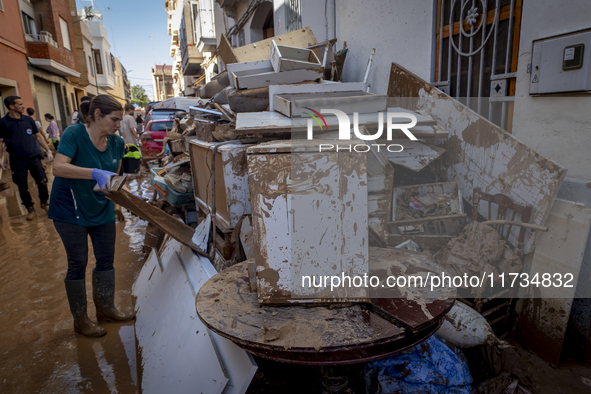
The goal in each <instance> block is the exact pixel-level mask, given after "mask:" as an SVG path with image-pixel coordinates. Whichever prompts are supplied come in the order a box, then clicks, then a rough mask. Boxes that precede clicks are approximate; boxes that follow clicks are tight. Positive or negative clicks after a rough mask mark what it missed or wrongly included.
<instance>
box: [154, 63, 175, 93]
mask: <svg viewBox="0 0 591 394" xmlns="http://www.w3.org/2000/svg"><path fill="white" fill-rule="evenodd" d="M152 84H153V86H154V101H163V100H166V99H169V98H172V97H175V95H174V87H173V85H174V79H173V67H172V66H167V65H154V67H153V68H152Z"/></svg>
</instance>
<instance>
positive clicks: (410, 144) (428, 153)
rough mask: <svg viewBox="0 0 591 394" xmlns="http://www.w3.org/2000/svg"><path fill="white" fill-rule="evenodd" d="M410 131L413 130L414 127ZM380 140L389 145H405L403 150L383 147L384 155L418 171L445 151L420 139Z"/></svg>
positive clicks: (395, 162)
mask: <svg viewBox="0 0 591 394" xmlns="http://www.w3.org/2000/svg"><path fill="white" fill-rule="evenodd" d="M410 131H411V132H412V129H411V130H410ZM380 142H381V143H384V144H387V145H389V144H399V145H402V146H403V147H404V150H403V151H402V152H389V151H388V150H387V149H382V150H383V153H384V156H385V157H386V158H387V159H388V160H389V161H390V162H392V163H394V164H398V165H400V166H403V167H406V168H408V169H410V170H413V171H417V172H418V171H421V170H422V169H423V168H425V167H426V166H428V165H429V164H430V163H431V162H432V161H433V160H435V159H437V158H438V157H439V156H441V155H442V154H443V153H444V152H445V149H443V148H440V147H438V146H431V145H425V144H423V143H422V142H420V141H409V140H408V139H393V140H390V141H380ZM392 149H395V148H392Z"/></svg>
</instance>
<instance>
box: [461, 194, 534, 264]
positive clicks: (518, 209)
mask: <svg viewBox="0 0 591 394" xmlns="http://www.w3.org/2000/svg"><path fill="white" fill-rule="evenodd" d="M480 201H486V202H488V217H487V219H486V220H508V221H511V222H514V221H515V217H516V215H517V214H519V215H520V220H519V221H520V222H522V223H529V221H530V219H531V211H532V207H531V206H526V205H519V204H517V203H514V202H513V200H511V199H510V198H509V197H507V196H505V195H504V194H495V195H494V196H493V195H492V194H488V193H484V192H482V191H481V190H480V188H479V187H477V188H475V189H474V195H473V199H472V220H473V221H475V222H476V221H477V219H478V205H479V204H480ZM493 204H495V205H496V206H497V217H496V219H492V218H491V216H492V212H493V209H492V208H493ZM507 210H511V212H513V214H512V215H511V218H508V217H507ZM492 226H493V227H494V228H496V229H497V231H498V232H499V234H501V237H503V238H504V239H505V240H506V241H507V242H509V237H510V235H511V229H512V227H513V225H511V224H494V225H492ZM526 230H527V229H526V228H525V227H521V228H520V230H519V236H518V237H517V245H512V244H510V245H511V246H513V249H514V250H515V253H516V254H517V256H518V257H519V258H520V259H523V243H524V241H525V232H526Z"/></svg>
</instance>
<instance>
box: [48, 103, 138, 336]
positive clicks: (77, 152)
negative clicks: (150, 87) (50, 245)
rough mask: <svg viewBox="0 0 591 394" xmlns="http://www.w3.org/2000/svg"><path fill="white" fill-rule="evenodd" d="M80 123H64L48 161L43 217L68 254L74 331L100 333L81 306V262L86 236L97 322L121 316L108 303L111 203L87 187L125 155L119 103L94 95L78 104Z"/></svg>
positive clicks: (102, 183) (102, 181) (111, 289)
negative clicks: (46, 206) (90, 250)
mask: <svg viewBox="0 0 591 394" xmlns="http://www.w3.org/2000/svg"><path fill="white" fill-rule="evenodd" d="M80 113H81V114H82V115H83V116H84V118H85V120H86V124H84V123H80V124H76V125H73V126H70V127H68V128H67V129H66V130H65V131H64V133H63V136H62V139H61V141H60V144H59V149H58V151H57V154H56V156H55V161H54V164H53V175H54V176H55V180H54V182H53V186H52V190H51V198H50V202H49V212H48V217H49V218H50V219H53V223H54V225H55V228H56V230H57V232H58V234H59V235H60V237H61V239H62V242H63V243H64V247H65V249H66V254H67V256H68V272H67V274H66V278H65V280H64V281H65V284H66V293H67V295H68V302H69V303H70V311H71V312H72V316H73V317H74V330H75V331H76V332H78V333H80V334H82V335H85V336H90V337H100V336H103V335H105V334H106V331H105V329H104V328H102V327H99V326H98V325H96V324H95V323H93V322H92V321H91V320H90V319H89V318H88V314H87V309H86V286H85V276H86V266H87V264H88V236H89V235H90V239H91V241H92V246H93V249H94V255H95V257H96V267H95V268H94V269H93V270H92V286H93V292H92V295H93V300H94V304H95V306H96V315H97V320H98V321H127V320H131V319H133V318H134V315H133V314H131V315H125V314H123V313H121V312H120V311H118V310H117V308H116V307H115V305H114V296H115V270H114V268H113V261H114V256H115V236H116V229H115V208H114V205H113V202H112V201H110V200H109V199H107V198H106V197H105V196H104V194H102V193H97V192H94V191H93V188H94V186H95V185H96V184H97V183H98V185H99V187H100V188H101V189H108V186H109V179H110V177H111V176H113V175H116V174H117V172H118V170H119V168H120V166H121V159H122V157H123V155H124V154H125V143H124V142H123V139H122V138H121V137H119V136H117V135H115V134H116V133H117V129H119V126H120V122H121V119H122V118H123V108H122V107H121V104H120V103H119V102H118V101H117V100H115V99H114V98H112V97H111V96H108V95H99V96H96V97H95V98H94V99H93V100H92V101H91V102H88V101H85V102H82V103H81V104H80Z"/></svg>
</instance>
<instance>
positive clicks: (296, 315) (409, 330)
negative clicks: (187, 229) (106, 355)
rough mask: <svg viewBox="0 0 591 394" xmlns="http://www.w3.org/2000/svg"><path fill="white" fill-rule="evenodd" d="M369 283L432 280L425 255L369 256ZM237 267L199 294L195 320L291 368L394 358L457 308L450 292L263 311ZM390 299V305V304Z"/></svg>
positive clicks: (389, 252)
mask: <svg viewBox="0 0 591 394" xmlns="http://www.w3.org/2000/svg"><path fill="white" fill-rule="evenodd" d="M369 262H370V263H369V264H370V275H378V276H379V277H380V278H385V277H386V276H387V275H395V276H398V275H411V274H412V275H421V276H423V277H425V276H427V275H436V274H437V273H439V272H441V269H440V268H439V267H438V266H437V265H436V264H435V263H433V261H432V259H431V257H430V256H429V255H427V254H424V253H418V252H412V251H408V250H404V249H394V248H370V253H369ZM253 263H254V261H247V262H243V263H239V264H236V265H234V266H232V267H230V268H228V269H227V270H224V271H222V272H220V273H219V274H217V275H215V276H214V277H213V278H211V279H210V280H209V281H207V282H206V283H205V284H204V285H203V286H202V287H201V289H200V290H199V293H198V294H197V297H196V300H195V304H196V308H197V313H198V315H199V318H200V319H201V320H202V321H203V323H204V324H205V325H206V326H207V327H208V328H209V329H210V330H212V331H213V332H215V333H217V334H219V335H221V336H223V337H225V338H228V339H229V340H231V341H233V342H234V343H236V344H237V345H238V346H240V347H242V348H243V349H245V350H246V351H248V352H250V353H252V354H255V355H257V356H260V357H263V358H266V359H270V360H274V361H278V362H283V363H290V364H302V365H318V366H334V365H344V364H354V363H360V362H366V361H371V360H376V359H381V358H384V357H388V356H390V355H393V354H396V353H399V352H401V351H404V350H405V349H408V348H410V347H412V346H415V345H416V344H418V343H420V342H422V341H424V340H425V339H427V338H428V337H429V336H431V335H432V334H433V333H435V331H437V329H438V328H439V327H440V325H441V324H442V322H443V317H444V316H445V315H446V314H447V312H449V310H450V309H451V308H452V306H453V304H454V302H455V295H456V291H455V289H454V288H443V289H441V288H440V289H438V290H437V291H436V292H435V293H432V292H430V291H429V287H428V286H427V287H426V288H425V287H423V288H419V289H409V288H402V289H398V288H396V289H391V290H390V289H387V290H388V291H385V290H384V289H383V288H379V289H373V290H372V289H370V293H369V295H370V297H371V302H369V303H367V304H332V305H326V304H324V305H310V304H306V305H304V304H290V305H286V306H269V305H261V304H259V303H258V300H257V294H256V292H253V291H251V289H250V285H249V275H248V268H249V264H253ZM391 297H394V298H391Z"/></svg>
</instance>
